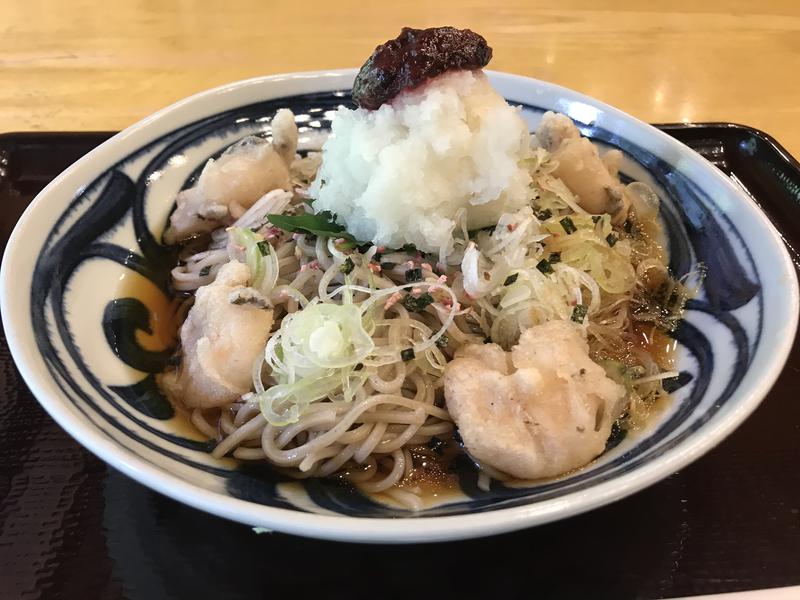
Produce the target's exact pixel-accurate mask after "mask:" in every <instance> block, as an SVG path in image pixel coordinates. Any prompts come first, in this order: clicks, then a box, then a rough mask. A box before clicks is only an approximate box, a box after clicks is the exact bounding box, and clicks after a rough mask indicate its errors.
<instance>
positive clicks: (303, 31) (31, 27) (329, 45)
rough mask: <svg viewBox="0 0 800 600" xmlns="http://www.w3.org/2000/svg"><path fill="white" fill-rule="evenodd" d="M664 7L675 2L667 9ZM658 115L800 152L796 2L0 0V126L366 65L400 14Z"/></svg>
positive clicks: (540, 73)
mask: <svg viewBox="0 0 800 600" xmlns="http://www.w3.org/2000/svg"><path fill="white" fill-rule="evenodd" d="M656 5H658V6H668V7H669V8H658V7H656ZM441 24H452V25H455V26H460V27H470V28H471V29H474V30H475V31H478V32H479V33H481V34H483V35H484V36H485V37H486V38H487V39H488V40H489V42H490V44H491V45H492V46H493V48H494V59H493V61H492V63H491V65H490V67H491V68H493V69H496V70H502V71H509V72H512V73H518V74H522V75H528V76H531V77H537V78H540V79H546V80H549V81H553V82H556V83H559V84H562V85H565V86H568V87H571V88H574V89H576V90H579V91H581V92H583V93H586V94H589V95H591V96H594V97H596V98H599V99H600V100H603V101H605V102H608V103H610V104H612V105H614V106H617V107H619V108H621V109H623V110H625V111H627V112H629V113H631V114H633V115H635V116H637V117H639V118H641V119H644V120H647V121H651V122H667V121H734V122H739V123H744V124H747V125H751V126H754V127H758V128H761V129H763V130H765V131H767V132H769V133H771V134H772V135H774V136H775V137H776V138H777V139H778V140H779V141H780V142H781V143H783V144H784V145H785V146H786V147H787V148H788V149H789V151H790V152H792V153H793V154H795V155H800V77H798V75H797V74H798V73H800V1H799V0H772V1H762V2H753V1H749V0H671V1H670V2H660V3H651V2H641V1H639V0H616V1H615V0H559V2H542V1H531V0H501V1H497V2H489V1H485V0H484V1H477V0H439V1H438V2H425V1H423V0H413V1H409V2H365V1H364V0H359V1H357V2H356V1H352V0H338V1H336V2H331V1H325V2H323V1H317V0H311V1H306V2H297V1H295V2H291V1H288V2H287V1H283V2H275V1H272V2H270V1H268V0H224V1H220V0H128V1H119V2H118V1H116V0H105V1H104V2H99V1H97V0H61V1H58V0H0V131H2V132H7V131H31V130H109V129H120V128H123V127H125V126H127V125H130V124H132V123H134V122H135V121H137V120H139V119H141V118H142V117H144V116H146V115H148V114H149V113H152V112H153V111H155V110H158V109H159V108H162V107H164V106H166V105H168V104H170V103H171V102H173V101H175V100H178V99H180V98H182V97H184V96H187V95H189V94H192V93H194V92H198V91H201V90H203V89H206V88H209V87H212V86H216V85H219V84H222V83H225V82H229V81H233V80H236V79H242V78H246V77H253V76H257V75H264V74H271V73H280V72H286V71H297V70H312V69H325V68H333V67H349V66H358V65H360V64H361V63H362V62H363V60H364V59H365V58H366V57H367V56H368V55H369V53H370V52H371V51H372V49H373V48H374V47H375V45H376V44H378V43H380V42H382V41H384V40H386V39H387V38H389V37H394V35H396V34H397V32H398V31H399V29H400V27H401V26H403V25H411V26H416V27H426V26H431V25H441Z"/></svg>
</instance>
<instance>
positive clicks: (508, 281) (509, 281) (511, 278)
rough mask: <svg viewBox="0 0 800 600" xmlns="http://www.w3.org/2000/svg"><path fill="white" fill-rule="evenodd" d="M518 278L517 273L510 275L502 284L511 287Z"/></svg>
mask: <svg viewBox="0 0 800 600" xmlns="http://www.w3.org/2000/svg"><path fill="white" fill-rule="evenodd" d="M518 277H519V273H512V274H511V275H509V276H508V277H506V280H505V281H504V282H503V285H511V284H512V283H514V282H515V281H516V280H517V278H518Z"/></svg>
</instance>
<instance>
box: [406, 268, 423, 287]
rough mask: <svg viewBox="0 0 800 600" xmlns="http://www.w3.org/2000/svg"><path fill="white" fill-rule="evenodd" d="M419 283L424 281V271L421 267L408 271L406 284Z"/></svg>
mask: <svg viewBox="0 0 800 600" xmlns="http://www.w3.org/2000/svg"><path fill="white" fill-rule="evenodd" d="M417 281H422V269H421V268H419V267H416V268H414V269H408V270H407V271H406V283H416V282H417Z"/></svg>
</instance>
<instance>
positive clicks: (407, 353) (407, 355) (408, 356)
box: [400, 348, 415, 362]
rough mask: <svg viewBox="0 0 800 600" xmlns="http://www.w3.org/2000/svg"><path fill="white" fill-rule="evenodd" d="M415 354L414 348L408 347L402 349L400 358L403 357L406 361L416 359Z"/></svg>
mask: <svg viewBox="0 0 800 600" xmlns="http://www.w3.org/2000/svg"><path fill="white" fill-rule="evenodd" d="M414 356H415V354H414V349H413V348H406V349H405V350H401V351H400V358H402V359H403V361H404V362H408V361H410V360H414Z"/></svg>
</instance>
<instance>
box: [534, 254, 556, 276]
mask: <svg viewBox="0 0 800 600" xmlns="http://www.w3.org/2000/svg"><path fill="white" fill-rule="evenodd" d="M536 268H537V269H539V270H540V271H541V272H542V273H544V274H545V275H550V273H552V272H553V267H552V266H550V261H548V260H547V259H546V258H543V259H542V260H540V261H539V262H538V263H537V264H536Z"/></svg>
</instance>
